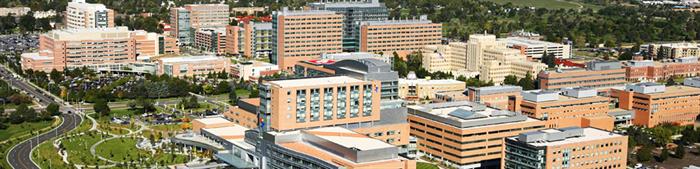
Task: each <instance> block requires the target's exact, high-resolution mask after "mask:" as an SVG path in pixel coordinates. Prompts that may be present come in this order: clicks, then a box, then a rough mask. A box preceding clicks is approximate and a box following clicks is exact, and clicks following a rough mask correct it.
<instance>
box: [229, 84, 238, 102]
mask: <svg viewBox="0 0 700 169" xmlns="http://www.w3.org/2000/svg"><path fill="white" fill-rule="evenodd" d="M231 88H232V90H231V92H228V101H229V103H231V104H236V102H238V95H236V87H235V86H232V87H231Z"/></svg>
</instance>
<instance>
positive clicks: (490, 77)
mask: <svg viewBox="0 0 700 169" xmlns="http://www.w3.org/2000/svg"><path fill="white" fill-rule="evenodd" d="M546 68H547V65H546V64H544V63H539V62H533V61H528V60H527V58H526V56H525V55H522V54H521V53H520V52H519V51H518V50H515V49H509V48H506V47H505V46H496V47H491V48H486V49H484V50H483V51H482V61H481V65H480V66H479V79H480V80H483V81H493V83H495V84H503V81H504V80H505V78H506V76H508V75H514V76H515V77H517V78H525V77H526V76H527V74H528V73H529V74H530V76H531V77H533V78H534V76H535V75H536V74H537V73H539V72H540V71H543V70H545V69H546Z"/></svg>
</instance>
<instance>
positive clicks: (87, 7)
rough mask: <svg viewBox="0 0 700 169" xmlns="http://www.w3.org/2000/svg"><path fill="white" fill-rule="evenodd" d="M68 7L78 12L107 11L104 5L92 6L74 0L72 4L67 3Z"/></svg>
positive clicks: (81, 0)
mask: <svg viewBox="0 0 700 169" xmlns="http://www.w3.org/2000/svg"><path fill="white" fill-rule="evenodd" d="M68 7H75V8H77V9H80V10H93V11H103V10H107V7H106V6H105V5H104V4H98V3H95V4H92V3H87V2H85V0H74V1H72V2H68Z"/></svg>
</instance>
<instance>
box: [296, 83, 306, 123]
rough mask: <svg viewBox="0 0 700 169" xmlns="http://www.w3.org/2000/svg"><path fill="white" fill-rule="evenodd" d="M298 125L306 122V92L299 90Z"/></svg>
mask: <svg viewBox="0 0 700 169" xmlns="http://www.w3.org/2000/svg"><path fill="white" fill-rule="evenodd" d="M296 112H297V116H296V119H297V123H303V122H306V90H297V111H296Z"/></svg>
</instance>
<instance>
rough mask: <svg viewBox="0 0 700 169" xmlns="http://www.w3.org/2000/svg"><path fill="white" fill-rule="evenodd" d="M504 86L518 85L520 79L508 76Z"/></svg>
mask: <svg viewBox="0 0 700 169" xmlns="http://www.w3.org/2000/svg"><path fill="white" fill-rule="evenodd" d="M503 84H507V85H518V77H516V76H515V75H508V76H506V79H505V80H503Z"/></svg>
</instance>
